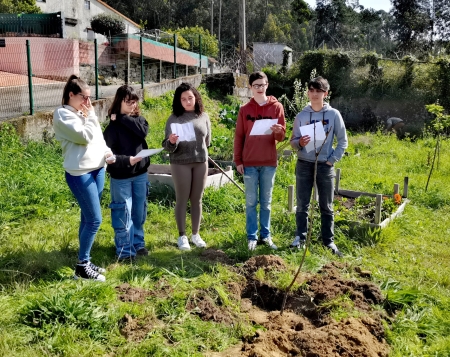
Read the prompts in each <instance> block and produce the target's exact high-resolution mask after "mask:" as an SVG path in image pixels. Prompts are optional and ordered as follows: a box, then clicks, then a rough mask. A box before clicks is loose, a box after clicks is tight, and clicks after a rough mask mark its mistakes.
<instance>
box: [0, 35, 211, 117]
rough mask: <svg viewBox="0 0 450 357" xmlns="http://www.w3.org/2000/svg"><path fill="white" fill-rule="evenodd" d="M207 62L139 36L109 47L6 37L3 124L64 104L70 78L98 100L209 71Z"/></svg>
mask: <svg viewBox="0 0 450 357" xmlns="http://www.w3.org/2000/svg"><path fill="white" fill-rule="evenodd" d="M207 68H208V58H207V57H206V56H204V55H202V54H199V53H194V52H190V51H186V50H182V49H180V48H174V47H173V46H170V45H167V44H164V43H160V42H157V41H154V40H151V39H149V38H145V37H141V36H139V35H127V34H125V35H122V36H116V37H113V38H112V39H111V40H110V42H107V43H101V44H97V42H96V41H95V42H82V41H78V40H71V39H57V38H44V37H6V38H5V47H0V120H2V119H6V118H12V117H17V116H20V115H27V114H34V112H35V111H38V110H48V109H52V108H55V107H56V106H58V105H60V103H61V98H62V92H63V88H64V85H65V82H66V80H67V78H68V77H69V76H70V75H71V74H76V75H79V76H80V77H81V78H82V79H84V80H85V81H86V82H87V83H88V84H89V85H90V86H91V95H92V97H93V98H95V99H98V98H104V97H109V96H114V94H115V92H116V90H117V88H118V87H119V86H121V85H123V84H140V85H141V87H142V88H143V87H144V84H146V83H152V82H153V83H154V82H162V81H165V80H168V79H173V78H178V77H182V76H187V75H192V74H196V73H199V71H200V70H202V71H203V72H206V69H207Z"/></svg>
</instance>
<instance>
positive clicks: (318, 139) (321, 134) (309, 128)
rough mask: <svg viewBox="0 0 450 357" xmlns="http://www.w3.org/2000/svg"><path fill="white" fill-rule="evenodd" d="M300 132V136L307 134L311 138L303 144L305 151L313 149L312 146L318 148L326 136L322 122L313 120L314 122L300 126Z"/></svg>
mask: <svg viewBox="0 0 450 357" xmlns="http://www.w3.org/2000/svg"><path fill="white" fill-rule="evenodd" d="M314 127H315V129H314ZM314 130H315V132H314ZM300 133H301V134H302V136H305V135H309V137H310V138H311V140H310V142H309V143H308V144H307V145H306V146H305V150H306V152H310V151H312V150H314V147H315V148H316V150H319V149H320V147H321V146H322V144H323V142H324V141H325V138H326V135H325V130H323V124H322V122H321V121H318V122H315V123H314V124H308V125H304V126H301V127H300ZM314 141H315V143H314Z"/></svg>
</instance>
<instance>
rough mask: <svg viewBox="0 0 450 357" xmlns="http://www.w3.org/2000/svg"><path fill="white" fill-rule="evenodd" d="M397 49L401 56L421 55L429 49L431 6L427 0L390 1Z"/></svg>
mask: <svg viewBox="0 0 450 357" xmlns="http://www.w3.org/2000/svg"><path fill="white" fill-rule="evenodd" d="M392 7H393V16H394V18H395V20H396V22H395V30H396V34H397V35H396V39H397V41H398V45H397V49H398V51H400V52H401V54H408V53H416V54H423V53H425V52H427V51H428V50H429V48H430V46H429V45H430V41H429V39H430V38H431V33H432V30H433V26H432V21H431V6H430V3H429V1H428V0H392Z"/></svg>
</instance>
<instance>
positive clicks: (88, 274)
mask: <svg viewBox="0 0 450 357" xmlns="http://www.w3.org/2000/svg"><path fill="white" fill-rule="evenodd" d="M94 266H95V265H94ZM96 268H98V267H96ZM100 269H102V268H100ZM79 278H80V279H90V280H96V281H106V278H105V276H104V275H102V274H100V273H98V272H96V271H95V270H94V269H93V268H92V265H91V263H90V262H83V263H78V264H77V265H76V267H75V276H74V279H79Z"/></svg>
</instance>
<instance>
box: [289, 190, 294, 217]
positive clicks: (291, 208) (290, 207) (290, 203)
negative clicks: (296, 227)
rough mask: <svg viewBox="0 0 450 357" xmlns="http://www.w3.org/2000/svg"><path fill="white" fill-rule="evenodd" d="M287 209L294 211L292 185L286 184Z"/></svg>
mask: <svg viewBox="0 0 450 357" xmlns="http://www.w3.org/2000/svg"><path fill="white" fill-rule="evenodd" d="M288 211H289V212H293V211H294V185H289V186H288Z"/></svg>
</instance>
